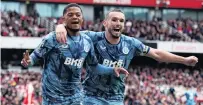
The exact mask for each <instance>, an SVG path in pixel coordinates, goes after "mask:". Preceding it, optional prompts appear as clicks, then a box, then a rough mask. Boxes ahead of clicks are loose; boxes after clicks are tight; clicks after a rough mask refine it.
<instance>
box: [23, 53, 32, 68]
mask: <svg viewBox="0 0 203 105" xmlns="http://www.w3.org/2000/svg"><path fill="white" fill-rule="evenodd" d="M21 64H22V65H23V66H24V67H28V66H29V65H30V64H31V60H30V55H29V51H28V50H26V52H24V53H23V59H22V61H21Z"/></svg>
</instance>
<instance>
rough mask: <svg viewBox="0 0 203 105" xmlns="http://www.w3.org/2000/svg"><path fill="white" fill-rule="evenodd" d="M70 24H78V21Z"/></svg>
mask: <svg viewBox="0 0 203 105" xmlns="http://www.w3.org/2000/svg"><path fill="white" fill-rule="evenodd" d="M71 24H79V22H71Z"/></svg>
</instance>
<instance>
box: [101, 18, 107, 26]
mask: <svg viewBox="0 0 203 105" xmlns="http://www.w3.org/2000/svg"><path fill="white" fill-rule="evenodd" d="M102 24H103V26H104V27H106V25H107V21H106V19H105V20H103V21H102Z"/></svg>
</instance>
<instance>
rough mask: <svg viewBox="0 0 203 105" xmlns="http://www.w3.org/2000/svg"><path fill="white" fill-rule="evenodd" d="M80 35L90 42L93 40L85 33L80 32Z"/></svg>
mask: <svg viewBox="0 0 203 105" xmlns="http://www.w3.org/2000/svg"><path fill="white" fill-rule="evenodd" d="M80 35H81V37H82V38H83V39H85V40H87V41H88V42H90V41H91V38H90V37H89V36H88V35H87V34H85V33H83V32H80Z"/></svg>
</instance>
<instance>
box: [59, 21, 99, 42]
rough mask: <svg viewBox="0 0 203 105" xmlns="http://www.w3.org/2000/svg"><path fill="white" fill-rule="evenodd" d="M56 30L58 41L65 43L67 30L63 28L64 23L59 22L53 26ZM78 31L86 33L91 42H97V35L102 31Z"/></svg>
mask: <svg viewBox="0 0 203 105" xmlns="http://www.w3.org/2000/svg"><path fill="white" fill-rule="evenodd" d="M55 31H56V39H57V41H58V42H59V43H63V44H65V43H66V41H67V30H66V28H65V24H59V25H57V26H56V28H55ZM80 33H84V34H86V35H88V36H89V37H90V38H91V40H92V41H93V42H95V41H96V42H97V37H95V36H100V35H101V33H102V32H94V31H87V30H86V31H80Z"/></svg>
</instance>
